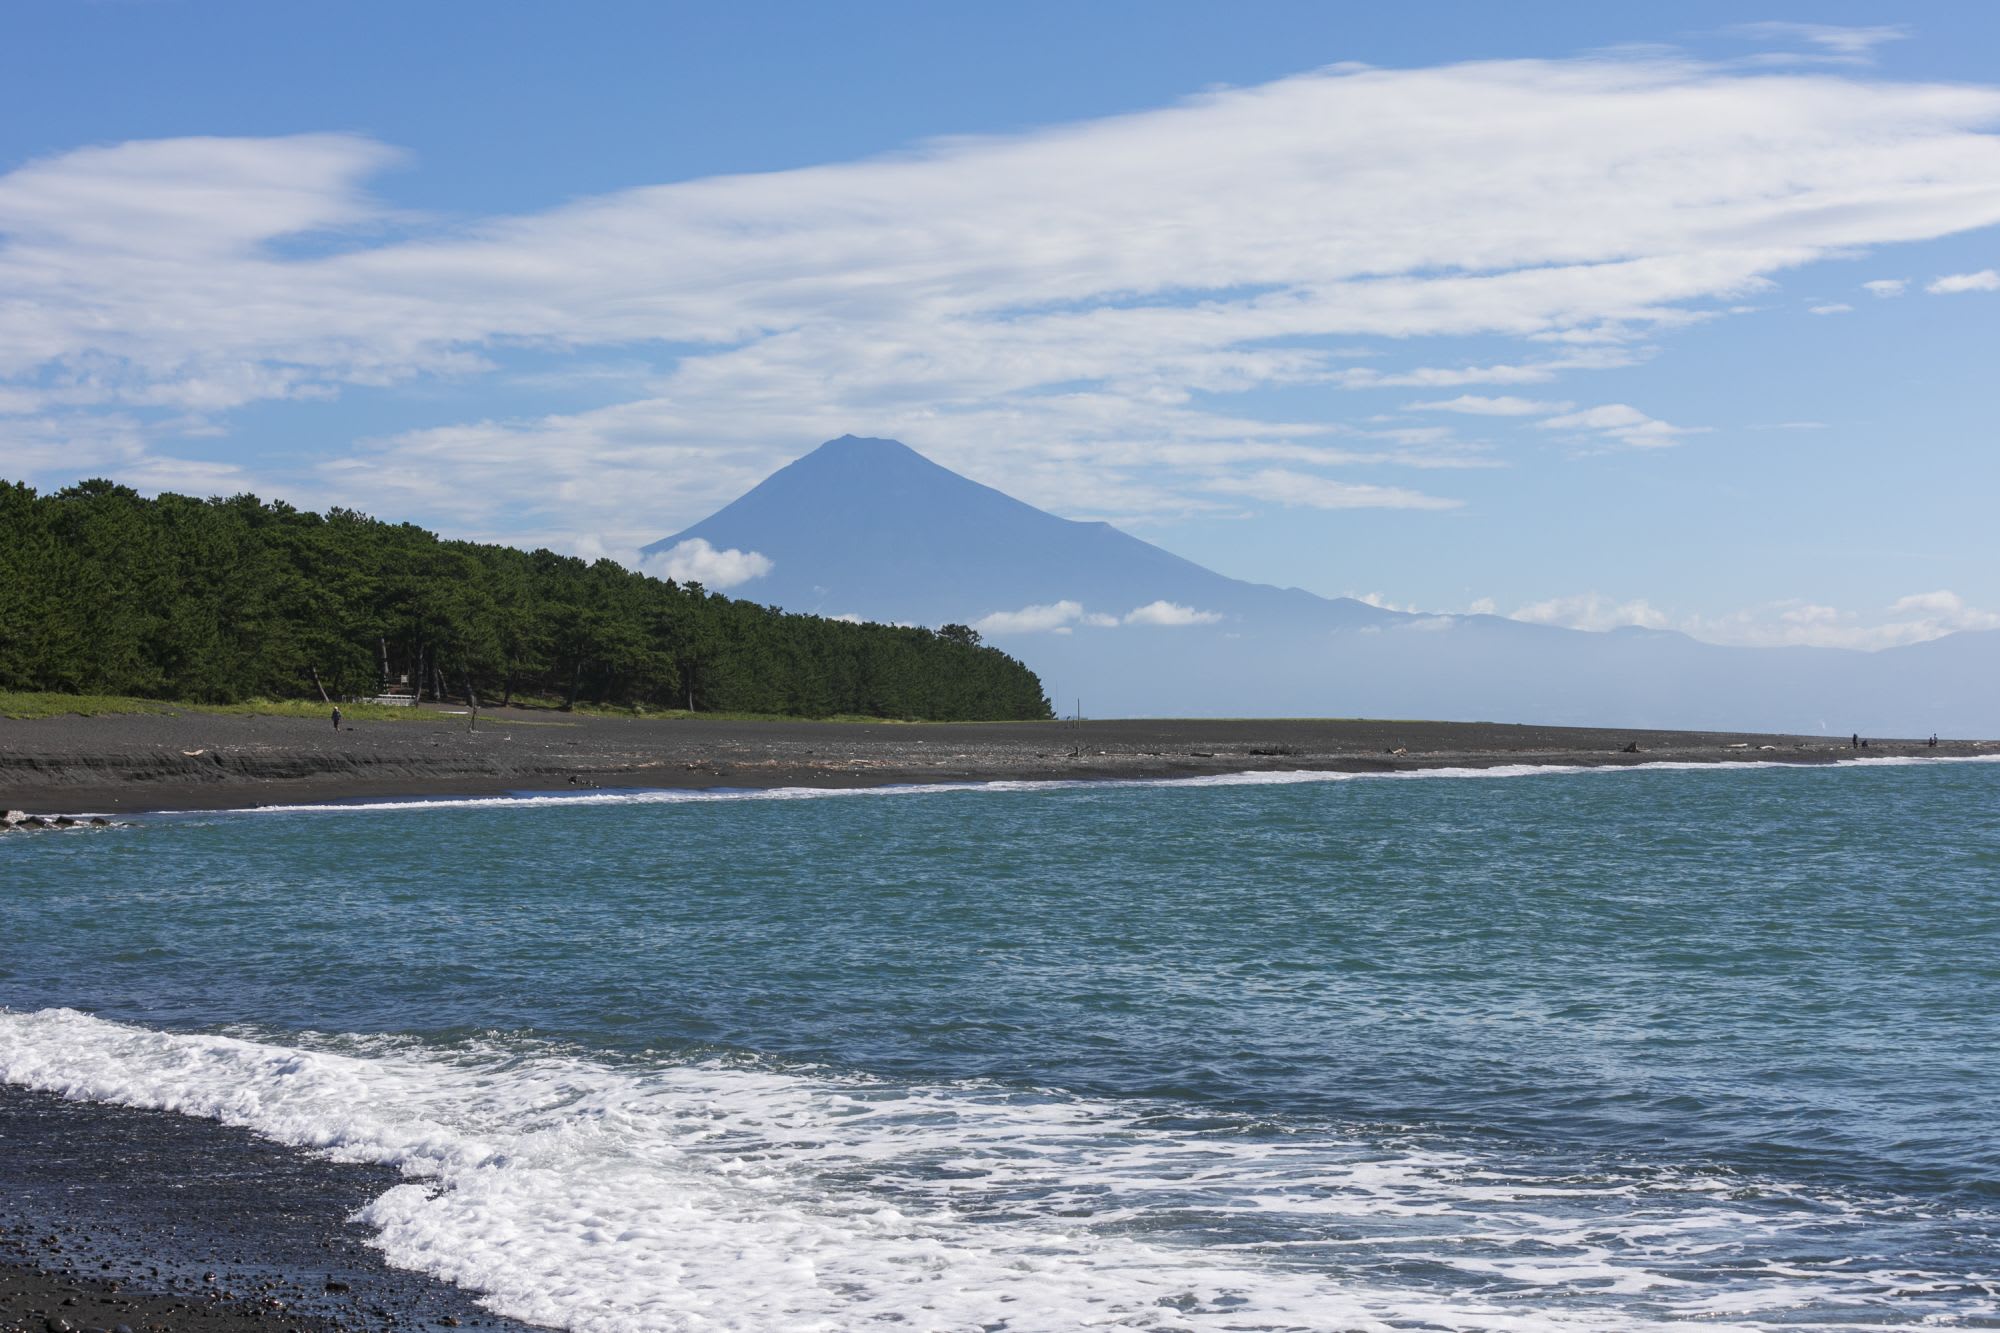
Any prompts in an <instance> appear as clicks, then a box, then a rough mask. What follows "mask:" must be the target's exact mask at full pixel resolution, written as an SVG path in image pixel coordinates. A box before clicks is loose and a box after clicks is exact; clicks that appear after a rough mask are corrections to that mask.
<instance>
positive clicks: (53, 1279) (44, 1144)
mask: <svg viewBox="0 0 2000 1333" xmlns="http://www.w3.org/2000/svg"><path fill="white" fill-rule="evenodd" d="M401 1180H402V1177H401V1175H400V1174H399V1173H398V1172H397V1171H396V1170H395V1169H394V1168H392V1167H384V1166H364V1165H350V1164H345V1163H336V1162H331V1161H327V1160H325V1159H323V1158H320V1157H316V1156H314V1155H312V1154H310V1153H305V1152H299V1151H296V1150H293V1149H289V1148H282V1147H279V1146H278V1145H276V1144H273V1143H269V1142H267V1141H265V1140H263V1139H260V1138H258V1137H257V1136H255V1135H254V1134H251V1133H249V1132H248V1131H245V1130H239V1129H231V1128H229V1127H227V1126H225V1125H221V1124H218V1123H216V1122H214V1121H212V1120H200V1119H196V1118H194V1117H191V1116H180V1115H174V1114H171V1113H169V1112H164V1111H140V1110H133V1109H130V1108H127V1107H118V1106H101V1105H96V1104H93V1103H88V1102H70V1101H65V1100H64V1099H62V1098H60V1097H57V1096H55V1095H53V1094H50V1093H44V1092H32V1091H29V1090H26V1089H23V1088H16V1087H9V1086H6V1085H4V1084H0V1329H7V1330H14V1329H20V1330H29V1331H31V1333H45V1330H47V1329H49V1328H50V1327H51V1326H50V1324H49V1321H51V1320H64V1321H67V1322H68V1323H69V1324H70V1325H71V1327H72V1328H74V1329H76V1330H79V1333H80V1331H81V1330H85V1329H100V1330H110V1329H112V1328H114V1327H115V1326H116V1325H119V1324H123V1325H125V1326H127V1327H128V1328H130V1329H132V1330H134V1333H147V1330H149V1329H150V1330H165V1329H172V1330H182V1329H187V1330H213V1331H214V1333H231V1331H232V1330H243V1329H260V1330H283V1329H301V1330H310V1331H311V1333H327V1331H330V1330H335V1329H342V1328H345V1329H395V1328H417V1327H446V1328H448V1327H452V1326H454V1321H455V1323H456V1325H457V1326H460V1327H466V1328H481V1329H488V1330H500V1331H501V1333H520V1331H521V1330H523V1329H525V1328H526V1327H527V1326H526V1325H522V1324H518V1323H515V1322H513V1321H511V1320H505V1319H501V1318H499V1317H498V1316H496V1315H493V1314H491V1313H489V1312H488V1311H486V1310H483V1309H481V1308H480V1307H479V1306H477V1305H476V1304H474V1303H473V1300H472V1298H471V1297H470V1296H468V1295H467V1294H466V1293H464V1292H462V1291H460V1290H459V1289H458V1288H456V1287H453V1286H450V1285H448V1284H446V1283H442V1282H435V1281H432V1280H430V1279H428V1278H424V1277H421V1276H419V1275H417V1274H414V1273H408V1272H404V1271H402V1270H399V1269H393V1268H390V1267H388V1266H387V1265H386V1264H384V1263H383V1262H382V1260H381V1258H380V1257H379V1256H378V1255H377V1254H376V1253H375V1251H373V1250H371V1249H369V1248H367V1246H366V1244H365V1241H366V1238H367V1235H368V1229H367V1228H365V1227H362V1226H359V1225H357V1224H354V1223H351V1222H349V1221H347V1218H348V1217H349V1216H350V1215H351V1214H352V1213H353V1212H354V1211H355V1210H356V1209H358V1208H360V1207H361V1206H362V1205H364V1204H366V1203H368V1202H369V1201H371V1200H372V1199H374V1198H376V1197H377V1196H378V1195H380V1194H382V1193H383V1192H384V1191H386V1190H388V1189H389V1188H390V1187H392V1186H394V1185H396V1184H398V1183H400V1182H401Z"/></svg>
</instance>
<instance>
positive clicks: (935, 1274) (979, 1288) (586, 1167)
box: [0, 1009, 1963, 1333]
mask: <svg viewBox="0 0 2000 1333" xmlns="http://www.w3.org/2000/svg"><path fill="white" fill-rule="evenodd" d="M0 1079H4V1080H6V1081H8V1082H13V1083H17V1084H23V1085H27V1086H31V1087H35V1088H41V1089H46V1090H51V1091H55V1092H60V1093H63V1094H65V1095H67V1096H70V1097H74V1098H81V1099H90V1100H99V1101H107V1102H115V1103H121V1104H126V1105H133V1106H143V1107H153V1108H159V1109H165V1110H171V1111H176V1112H181V1113H184V1114H189V1115H197V1116H206V1117H211V1118H214V1119H217V1120H221V1121H224V1122H226V1123H229V1124H233V1125H238V1126H243V1127H247V1128H249V1129H251V1130H254V1131H256V1132H258V1133H260V1134H263V1135H266V1136H268V1137H270V1138H272V1139H275V1140H277V1141H279V1142H282V1143H287V1144H292V1145H297V1146H300V1147H307V1148H313V1149H319V1150H323V1151H325V1152H327V1153H330V1154H332V1155H333V1156H336V1157H339V1158H343V1159H347V1160H359V1161H371V1162H381V1163H389V1164H393V1165H395V1166H397V1167H399V1168H400V1169H401V1170H402V1172H403V1173H404V1175H405V1176H406V1177H408V1182H407V1183H405V1184H403V1185H400V1186H397V1187H395V1188H393V1189H391V1190H389V1191H388V1192H387V1193H386V1194H384V1195H383V1196H382V1197H381V1198H379V1199H378V1200H376V1201H375V1202H374V1203H373V1204H372V1205H370V1206H369V1207H368V1208H366V1209H365V1210H364V1211H363V1212H362V1214H361V1215H360V1216H361V1219H362V1220H363V1221H365V1222H366V1223H368V1224H370V1225H372V1226H373V1227H375V1228H376V1229H377V1231H378V1240H377V1243H378V1244H379V1246H380V1247H381V1249H382V1251H383V1252H384V1254H385V1255H386V1257H387V1258H388V1259H389V1261H390V1262H392V1263H395V1264H398V1265H402V1266H406V1267H409V1268H413V1269H418V1270H422V1271H424V1272H428V1273H431V1274H435V1275H437V1276H439V1277H443V1278H447V1279H450V1280H452V1281H455V1282H458V1283H460V1284H462V1285H464V1286H467V1287H469V1288H472V1289H475V1290H478V1291H480V1292H483V1293H485V1297H484V1299H485V1300H486V1302H487V1303H488V1304H489V1305H490V1306H491V1307H492V1308H494V1309H495V1310H497V1311H500V1312H503V1313H506V1314H509V1315H512V1316H515V1317H517V1318H521V1319H526V1320H530V1321H533V1322H538V1323H545V1324H549V1325H553V1326H559V1327H566V1328H570V1329H575V1330H578V1333H598V1331H599V1330H605V1331H606V1333H608V1331H609V1330H614V1329H615V1330H644V1329H663V1330H704V1331H708V1330H746V1331H747V1330H760V1331H761V1330H828V1331H831V1330H848V1329H857V1328H865V1327H877V1326H893V1327H895V1328H898V1329H906V1330H938V1331H939V1333H943V1331H945V1330H951V1331H952V1333H957V1331H959V1330H966V1329H977V1328H982V1327H983V1328H989V1329H1005V1330H1007V1331H1008V1333H1040V1331H1047V1333H1071V1331H1072V1330H1077V1329H1084V1328H1107V1329H1146V1330H1237V1331H1242V1330H1256V1329H1272V1330H1279V1329H1285V1330H1296V1329H1329V1330H1331V1329H1387V1328H1391V1327H1397V1328H1405V1329H1407V1328H1411V1327H1420V1328H1435V1329H1465V1330H1527V1329H1585V1328H1588V1329H1614V1328H1615V1329H1640V1328H1651V1327H1661V1328H1664V1327H1666V1326H1667V1325H1668V1324H1670V1323H1674V1322H1676V1321H1677V1320H1679V1319H1681V1318H1684V1317H1686V1316H1689V1315H1698V1316H1699V1317H1701V1319H1702V1321H1703V1324H1704V1326H1705V1327H1707V1328H1711V1329H1713V1328H1752V1327H1762V1326H1767V1325H1766V1323H1765V1321H1766V1320H1767V1319H1768V1320H1770V1321H1772V1322H1780V1323H1781V1322H1784V1320H1785V1319H1786V1317H1787V1316H1786V1312H1788V1311H1794V1312H1795V1311H1797V1310H1798V1309H1799V1308H1800V1307H1802V1306H1812V1305H1816V1304H1820V1303H1823V1302H1829V1301H1831V1302H1834V1303H1836V1304H1838V1303H1843V1302H1847V1301H1854V1302H1857V1303H1861V1302H1867V1301H1870V1300H1871V1298H1869V1297H1868V1296H1866V1295H1865V1294H1857V1293H1867V1292H1869V1291H1871V1290H1875V1289H1876V1288H1874V1287H1872V1286H1871V1284H1870V1283H1868V1281H1867V1280H1866V1275H1865V1274H1859V1273H1854V1274H1849V1273H1847V1272H1846V1271H1845V1270H1842V1269H1840V1268H1839V1267H1838V1266H1837V1265H1833V1266H1826V1265H1820V1266H1815V1267H1813V1268H1810V1269H1796V1270H1792V1271H1780V1270H1779V1268H1778V1267H1777V1266H1776V1265H1762V1266H1760V1264H1759V1261H1758V1260H1757V1259H1756V1257H1755V1255H1754V1253H1752V1252H1750V1251H1744V1250H1741V1249H1740V1248H1739V1246H1740V1243H1741V1241H1742V1238H1743V1237H1745V1236H1750V1235H1757V1234H1762V1235H1764V1236H1765V1237H1766V1239H1767V1240H1775V1241H1776V1242H1777V1243H1776V1244H1775V1245H1774V1246H1772V1247H1771V1249H1770V1251H1769V1252H1772V1253H1785V1254H1795V1253H1798V1252H1800V1251H1801V1249H1804V1250H1811V1249H1812V1248H1813V1246H1812V1245H1807V1244H1806V1243H1805V1242H1804V1240H1803V1239H1800V1240H1798V1242H1797V1243H1796V1244H1793V1243H1791V1242H1790V1240H1789V1239H1787V1237H1786V1236H1785V1233H1786V1231H1787V1229H1789V1228H1798V1229H1799V1236H1800V1237H1804V1236H1805V1235H1807V1234H1812V1235H1815V1236H1823V1235H1824V1229H1825V1227H1826V1226H1827V1225H1828V1224H1829V1217H1830V1216H1833V1215H1837V1214H1838V1213H1839V1212H1840V1210H1841V1207H1842V1205H1841V1204H1840V1203H1839V1201H1838V1200H1833V1201H1828V1200H1824V1199H1821V1200H1815V1201H1814V1206H1813V1207H1811V1208H1810V1209H1808V1210H1803V1211H1801V1210H1796V1209H1791V1210H1787V1209H1779V1210H1775V1211H1769V1212H1766V1213H1763V1214H1759V1213H1756V1212H1754V1211H1753V1210H1751V1209H1749V1208H1748V1207H1747V1206H1746V1205H1744V1204H1742V1203H1740V1202H1739V1201H1738V1200H1737V1199H1735V1198H1734V1197H1733V1196H1732V1193H1731V1191H1732V1190H1734V1189H1735V1188H1737V1185H1736V1184H1732V1183H1725V1182H1723V1181H1719V1180H1717V1179H1715V1178H1713V1177H1711V1176H1689V1177H1685V1178H1655V1179H1637V1178H1634V1177H1631V1176H1622V1177H1621V1176H1605V1177H1602V1178H1599V1179H1594V1180H1592V1179H1578V1178H1574V1177H1547V1176H1543V1175H1540V1174H1537V1173H1536V1172H1535V1171H1533V1170H1531V1169H1526V1168H1510V1167H1507V1166H1504V1165H1502V1164H1498V1163H1495V1162H1490V1161H1482V1160H1481V1159H1479V1158H1476V1157H1474V1156H1471V1155H1467V1154H1464V1153H1456V1152H1446V1151H1441V1150H1440V1151H1428V1150H1421V1149H1411V1148H1408V1147H1391V1146H1385V1145H1382V1144H1371V1143H1368V1142H1365V1141H1361V1140H1356V1139H1352V1138H1348V1137H1345V1136H1342V1135H1338V1134H1335V1133H1332V1132H1330V1131H1327V1130H1324V1129H1314V1128H1310V1127H1293V1128H1291V1129H1290V1130H1289V1131H1287V1130H1284V1129H1281V1128H1280V1127H1276V1126H1268V1125H1267V1126H1251V1125H1240V1124H1237V1125H1230V1124H1216V1123H1211V1124H1205V1125H1204V1124H1201V1123H1191V1122H1189V1121H1187V1120H1185V1119H1178V1118H1174V1117H1171V1116H1163V1110H1164V1109H1165V1108H1160V1107H1157V1106H1137V1105H1128V1104H1122V1103H1117V1102H1106V1101H1098V1100H1092V1099H1088V1098H1081V1097H1075V1096H1071V1095H1067V1094H1064V1093H1060V1092H1056V1091H1023V1090H1019V1089H1007V1088H1001V1087H996V1086H992V1085H987V1084H943V1085H932V1086H921V1085H919V1086H911V1085H907V1084H898V1083H891V1082H887V1081H881V1080H871V1079H867V1078H863V1077H859V1076H849V1075H838V1074H835V1073H831V1072H828V1071H823V1070H816V1069H811V1068H797V1067H790V1068H780V1067H775V1066H770V1065H762V1064H757V1063H753V1062H741V1061H739V1062H729V1061H720V1060H716V1061H704V1062H699V1063H671V1062H664V1061H642V1060H628V1061H627V1060H614V1059H610V1058H600V1057H593V1056H588V1055H585V1054H580V1053H577V1052H573V1051H564V1050H560V1049H554V1048H550V1047H547V1046H543V1045H534V1044H527V1043H520V1042H512V1043H509V1042H502V1041H499V1040H493V1041H487V1042H478V1043H469V1044H466V1045H463V1046H459V1047H454V1048H451V1049H446V1050H441V1049H437V1048H431V1047H425V1046H423V1045H420V1044H418V1043H415V1042H412V1041H407V1040H401V1039H391V1038H382V1037H376V1038H342V1039H328V1040H324V1041H321V1040H317V1039H315V1040H312V1041H311V1042H309V1043H308V1044H306V1045H302V1046H292V1045H278V1044H269V1043H265V1042H260V1041H252V1040H245V1039H241V1038H236V1037H229V1036H211V1035H189V1034H172V1033H163V1032H155V1031H149V1030H146V1029H142V1028H136V1027H129V1026H124V1025H120V1024H114V1023H110V1022H106V1021H104V1020H101V1019H97V1018H94V1017H91V1016H88V1015H85V1014H81V1013H78V1012H75V1011H72V1010H61V1009H51V1010H41V1011H38V1012H34V1013H8V1012H4V1011H0ZM1822 1248H1823V1247H1822ZM1753 1249H1754V1247H1753ZM1732 1255H1739V1256H1741V1257H1743V1258H1745V1259H1746V1260H1747V1262H1745V1263H1743V1264H1741V1265H1739V1266H1738V1268H1739V1271H1737V1272H1736V1273H1734V1274H1732V1275H1731V1276H1729V1277H1728V1278H1727V1279H1726V1280H1723V1281H1721V1282H1718V1281H1717V1280H1716V1278H1715V1276H1714V1272H1713V1270H1708V1271H1707V1274H1706V1276H1703V1277H1702V1278H1700V1280H1699V1281H1697V1280H1694V1278H1693V1277H1692V1276H1691V1275H1692V1274H1694V1273H1695V1272H1696V1271H1697V1270H1703V1269H1706V1267H1707V1266H1708V1265H1709V1262H1710V1260H1711V1259H1712V1258H1718V1257H1720V1258H1723V1259H1728V1258H1730V1257H1731V1256H1732ZM1411 1273H1416V1274H1420V1275H1422V1274H1428V1276H1418V1277H1407V1276H1404V1275H1407V1274H1411ZM1876 1313H1877V1314H1880V1313H1881V1311H1880V1310H1879V1309H1878V1310H1877V1311H1876ZM1960 1313H1963V1311H1962V1309H1961V1311H1960ZM1718 1317H1726V1318H1727V1319H1728V1320H1731V1321H1735V1322H1716V1321H1717V1320H1718Z"/></svg>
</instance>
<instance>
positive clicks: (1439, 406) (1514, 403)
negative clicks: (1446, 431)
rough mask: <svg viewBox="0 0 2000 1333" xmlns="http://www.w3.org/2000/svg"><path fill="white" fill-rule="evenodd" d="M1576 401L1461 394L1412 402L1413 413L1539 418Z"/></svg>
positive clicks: (1569, 407)
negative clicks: (1435, 400) (1433, 400)
mask: <svg viewBox="0 0 2000 1333" xmlns="http://www.w3.org/2000/svg"><path fill="white" fill-rule="evenodd" d="M1575 406H1576V404H1575V403H1554V402H1543V401H1541V400H1540V399H1535V398H1516V397H1513V396H1512V395H1506V394H1503V395H1501V396H1499V397H1497V398H1486V397H1482V396H1480V395H1479V394H1473V393H1466V394H1460V395H1459V396H1458V397H1456V398H1446V399H1443V400H1441V401H1438V402H1429V403H1411V404H1410V405H1409V410H1410V411H1412V412H1462V413H1465V414H1466V415H1468V416H1478V417H1538V416H1547V415H1549V414H1550V413H1554V412H1567V411H1569V410H1570V409H1571V408H1573V407H1575Z"/></svg>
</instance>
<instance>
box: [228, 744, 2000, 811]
mask: <svg viewBox="0 0 2000 1333" xmlns="http://www.w3.org/2000/svg"><path fill="white" fill-rule="evenodd" d="M1995 763H2000V754H1982V755H1940V756H1938V757H1936V758H1924V757H1922V756H1915V755H1883V756H1881V757H1879V758H1874V757H1871V758H1863V759H1843V760H1840V761H1838V762H1834V763H1815V764H1798V763H1790V762H1786V761H1784V760H1774V759H1728V760H1720V761H1714V762H1706V761H1693V760H1671V759H1663V760H1648V761H1645V762H1642V763H1637V764H1494V765H1491V766H1488V767H1483V768H1476V767H1443V768H1412V769H1399V770H1396V771H1393V772H1379V773H1354V772H1346V771H1336V770H1331V769H1262V770H1257V771H1253V772H1244V773H1212V774H1205V775H1202V776H1199V777H1162V778H1035V779H1025V778H1022V779H998V780H994V781H987V782H924V783H898V784H890V785H885V786H879V787H754V788H753V787H711V788H703V789H693V790H690V789H684V788H657V789H643V790H633V789H617V790H611V791H583V792H535V793H532V794H523V795H517V796H446V797H417V798H411V799H399V800H382V801H342V802H338V803H325V804H301V805H261V806H256V807H254V808H251V809H245V810H232V811H221V812H217V813H224V814H252V815H267V814H301V813H312V814H343V813H345V814H353V813H377V812H381V811H385V810H387V811H405V812H408V811H418V810H441V809H453V810H480V809H492V810H521V809H537V808H548V807H558V806H561V807H568V806H592V805H687V804H699V803H706V802H716V801H813V800H833V799H851V798H858V797H881V796H925V795H930V796H936V795H945V794H949V793H953V792H1053V791H1103V790H1108V789H1118V788H1151V787H1166V788H1191V789H1192V788H1204V787H1287V786H1298V785H1301V784H1309V783H1329V782H1408V781H1431V780H1451V779H1466V778H1533V777H1565V776H1568V777H1574V776H1578V775H1583V774H1593V775H1610V774H1617V773H1661V772H1685V773H1713V772H1743V771H1746V770H1752V771H1754V770H1766V771H1777V770H1783V771H1786V772H1820V773H1824V772H1835V771H1838V770H1841V769H1845V768H1857V767H1871V768H1872V767H1913V766H1918V765H1928V764H1995Z"/></svg>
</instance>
